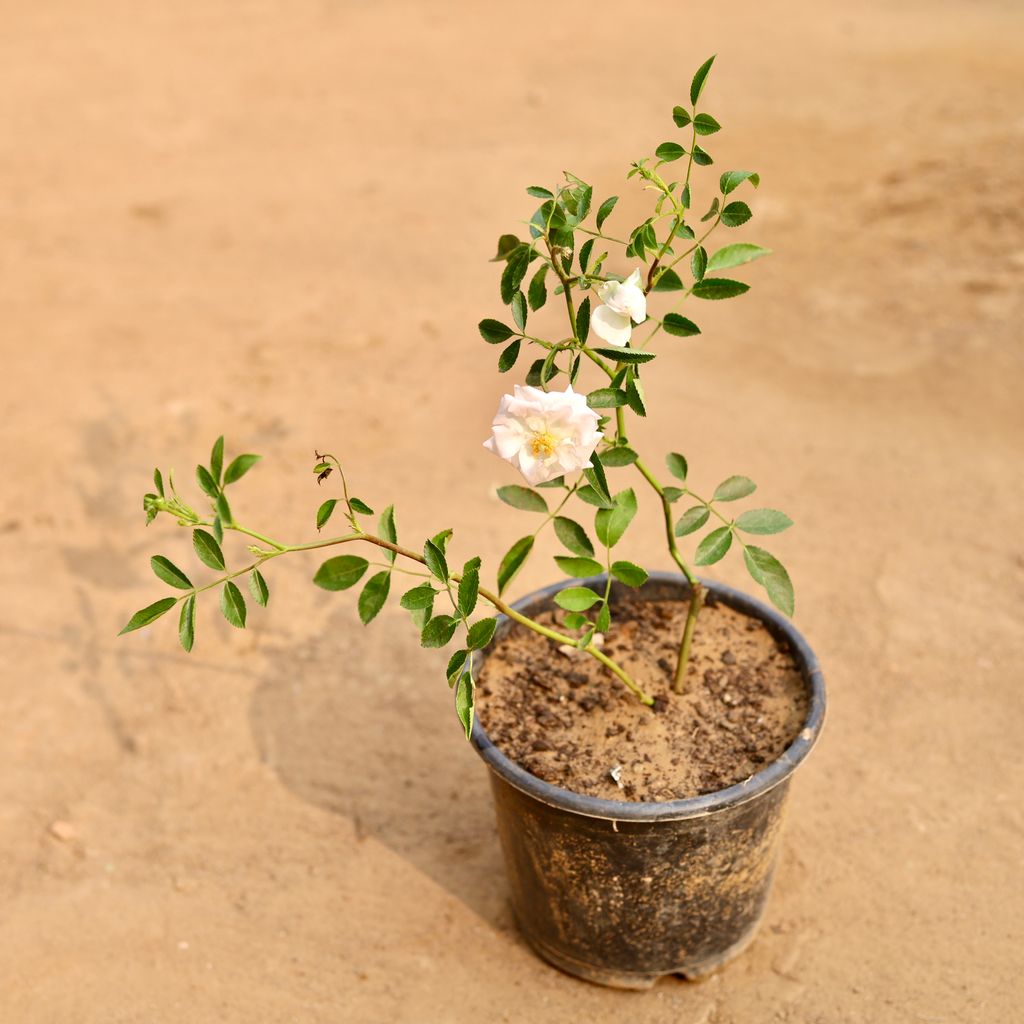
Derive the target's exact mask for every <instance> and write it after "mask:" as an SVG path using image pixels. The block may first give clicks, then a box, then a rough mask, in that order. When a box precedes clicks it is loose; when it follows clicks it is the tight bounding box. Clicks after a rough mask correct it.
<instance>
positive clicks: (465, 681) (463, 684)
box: [455, 672, 476, 740]
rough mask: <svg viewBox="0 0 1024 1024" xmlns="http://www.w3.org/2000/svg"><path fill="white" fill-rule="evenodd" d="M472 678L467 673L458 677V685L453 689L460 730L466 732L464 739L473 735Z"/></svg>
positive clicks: (473, 685)
mask: <svg viewBox="0 0 1024 1024" xmlns="http://www.w3.org/2000/svg"><path fill="white" fill-rule="evenodd" d="M475 689H476V686H475V684H474V683H473V677H472V676H471V675H470V674H469V673H468V672H463V673H462V675H461V676H459V682H458V685H457V686H456V687H455V713H456V714H457V715H458V716H459V721H460V722H461V723H462V728H463V729H464V730H465V731H466V739H467V740H468V739H469V738H470V736H472V735H473V714H474V710H473V702H474V691H475Z"/></svg>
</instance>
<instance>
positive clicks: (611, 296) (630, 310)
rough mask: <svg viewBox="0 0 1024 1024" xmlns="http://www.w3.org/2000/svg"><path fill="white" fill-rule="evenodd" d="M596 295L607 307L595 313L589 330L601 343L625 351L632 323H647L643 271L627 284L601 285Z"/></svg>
mask: <svg viewBox="0 0 1024 1024" xmlns="http://www.w3.org/2000/svg"><path fill="white" fill-rule="evenodd" d="M597 295H598V298H599V299H600V300H601V301H602V302H603V303H604V305H603V306H598V307H597V309H595V310H594V315H593V316H592V317H591V318H590V326H591V327H592V328H593V330H594V333H595V334H596V335H597V336H598V337H599V338H600V339H601V340H602V341H606V342H608V344H609V345H615V346H617V347H618V348H625V347H626V345H627V344H628V342H629V336H630V333H631V332H632V330H633V327H632V325H631V324H630V322H629V321H630V320H632V321H633V323H635V324H642V323H643V322H644V320H646V319H647V296H646V295H644V293H643V289H642V288H641V287H640V271H639V270H634V271H633V273H632V274H630V275H629V277H627V278H626V280H625V281H602V282H601V286H600V287H599V288H598V289H597Z"/></svg>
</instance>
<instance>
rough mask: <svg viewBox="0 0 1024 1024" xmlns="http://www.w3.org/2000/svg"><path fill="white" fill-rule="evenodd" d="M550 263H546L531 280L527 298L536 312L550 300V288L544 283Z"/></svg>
mask: <svg viewBox="0 0 1024 1024" xmlns="http://www.w3.org/2000/svg"><path fill="white" fill-rule="evenodd" d="M547 272H548V264H547V263H545V264H544V265H543V266H542V267H541V268H540V270H538V271H537V273H536V274H534V275H533V278H532V280H531V281H530V289H529V291H528V293H527V298H528V299H529V301H530V309H532V310H534V312H536V311H537V310H538V309H540V308H541V306H543V305H544V303H545V302H547V301H548V290H547V287H546V286H545V284H544V278H545V277H546V276H547Z"/></svg>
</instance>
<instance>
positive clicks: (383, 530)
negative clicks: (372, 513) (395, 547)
mask: <svg viewBox="0 0 1024 1024" xmlns="http://www.w3.org/2000/svg"><path fill="white" fill-rule="evenodd" d="M377 529H378V530H379V531H380V535H381V539H382V540H386V541H390V542H391V543H392V544H397V543H398V529H397V527H396V526H395V506H394V505H388V507H387V508H386V509H384V511H383V512H381V514H380V522H379V523H378V524H377ZM384 557H385V558H386V559H387V560H388V561H389V562H391V564H392V565H394V562H395V553H394V551H389V550H388V549H387V548H384Z"/></svg>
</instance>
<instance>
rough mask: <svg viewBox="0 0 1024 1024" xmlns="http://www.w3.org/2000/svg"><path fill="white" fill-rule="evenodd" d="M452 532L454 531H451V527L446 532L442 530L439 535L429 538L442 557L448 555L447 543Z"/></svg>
mask: <svg viewBox="0 0 1024 1024" xmlns="http://www.w3.org/2000/svg"><path fill="white" fill-rule="evenodd" d="M454 532H455V531H454V530H453V529H451V527H449V528H448V529H447V530H442V531H441V532H440V533H435V534H434V536H433V537H431V538H430V539H431V541H433V543H434V545H435V546H436V547H437V550H438V551H440V552H441V554H442V555H444V554H447V553H448V541H449V539H450V538H451V536H452V534H453V533H454Z"/></svg>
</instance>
